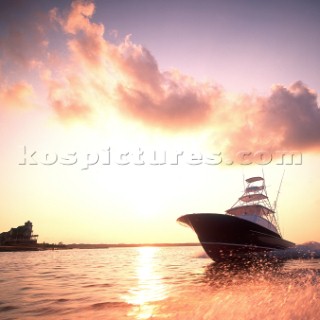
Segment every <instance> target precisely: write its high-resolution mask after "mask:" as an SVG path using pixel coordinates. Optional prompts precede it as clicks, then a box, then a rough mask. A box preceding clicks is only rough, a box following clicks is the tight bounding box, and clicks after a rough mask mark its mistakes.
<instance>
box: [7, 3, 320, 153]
mask: <svg viewBox="0 0 320 320" xmlns="http://www.w3.org/2000/svg"><path fill="white" fill-rule="evenodd" d="M94 12H95V4H94V3H93V2H88V1H73V2H72V3H71V6H70V8H69V9H68V10H66V11H63V12H61V11H60V10H58V9H57V8H53V9H51V10H50V12H49V13H47V14H44V15H43V16H47V17H49V19H48V20H49V21H50V23H51V27H52V30H54V32H55V36H57V35H59V37H60V39H61V40H60V41H61V43H63V45H64V47H63V46H61V47H59V49H60V50H59V51H54V50H53V49H52V47H51V46H50V41H51V38H50V37H49V35H48V34H49V33H48V31H47V33H46V32H45V30H47V28H48V26H47V25H46V24H45V26H46V28H45V29H43V28H40V27H41V26H40V25H39V23H36V24H30V23H22V24H21V25H16V26H15V28H16V29H10V30H20V31H18V33H17V34H16V35H14V34H12V35H13V36H12V37H13V39H9V38H8V35H9V34H10V32H9V33H8V32H7V33H5V34H4V36H3V37H2V40H1V44H2V48H4V49H5V50H4V51H3V52H4V53H3V56H2V60H3V61H7V60H8V59H9V56H10V55H11V56H10V57H11V58H10V59H12V60H21V61H28V62H29V65H33V66H37V67H36V68H34V69H37V70H38V71H39V75H40V79H41V81H42V84H43V86H44V87H45V88H46V90H47V97H48V104H49V106H50V107H51V108H52V110H53V111H54V113H55V114H56V115H57V118H58V119H59V120H61V121H63V122H73V121H94V120H93V119H94V118H95V117H99V118H101V117H102V118H103V119H105V121H106V123H107V122H108V117H109V116H110V114H112V112H117V113H118V114H119V115H121V116H122V117H126V118H129V119H131V121H138V122H141V123H143V124H144V126H145V127H146V128H154V127H156V128H161V129H162V130H170V132H171V133H172V132H184V131H186V130H187V131H190V132H191V131H192V130H198V131H203V132H206V133H207V135H208V136H210V137H211V138H210V141H208V143H209V144H210V143H211V144H212V145H213V146H214V148H215V149H217V148H220V150H226V151H228V152H231V153H232V152H237V151H239V150H244V149H245V150H251V151H255V150H261V149H264V150H270V151H274V150H279V149H287V148H297V149H299V151H304V150H313V149H317V150H319V149H320V115H319V106H318V103H317V95H316V93H315V92H314V91H312V90H311V89H310V88H308V86H307V85H305V84H303V83H302V82H300V81H298V82H296V83H294V84H292V85H290V86H284V85H276V86H274V87H273V88H272V90H271V92H270V94H269V95H265V96H259V95H247V94H242V95H238V97H236V98H235V99H232V100H231V99H229V98H228V92H225V91H224V90H223V89H222V88H221V87H220V86H219V85H217V84H216V83H212V82H199V81H197V80H195V79H194V78H192V77H190V76H187V75H185V74H183V73H182V72H181V71H178V70H170V71H163V70H160V68H159V65H158V62H157V59H156V58H155V57H154V56H153V54H152V53H151V52H150V51H149V50H148V49H147V48H145V47H144V46H142V45H140V44H136V43H134V41H133V40H132V36H131V35H127V36H126V37H125V38H124V39H123V40H119V39H118V37H116V39H114V41H115V42H114V43H111V42H109V41H107V40H106V39H105V37H104V34H105V28H104V26H103V24H101V23H95V22H93V21H92V20H93V15H94ZM10 21H11V20H10ZM8 23H9V22H8ZM9 25H11V24H10V23H9ZM24 26H29V29H28V30H29V31H30V35H29V36H28V37H29V38H30V37H31V39H33V40H34V49H30V48H31V46H30V44H27V43H26V42H27V38H26V39H25V38H24V37H23V36H21V35H22V33H21V28H23V27H24ZM30 26H32V27H30ZM34 26H37V27H34ZM10 28H11V27H10ZM19 28H20V29H19ZM112 33H114V34H116V32H115V31H114V30H112ZM49 40H50V41H49ZM61 43H60V44H61ZM16 44H17V48H19V50H18V49H15V48H16V47H15V45H16ZM23 47H26V48H27V51H25V52H26V53H27V54H26V55H25V52H23ZM28 48H29V49H28ZM44 48H46V53H45V54H43V50H44ZM15 50H16V51H15ZM28 50H29V51H28ZM30 50H31V51H30ZM37 50H38V51H39V52H40V53H41V54H39V52H36V51H37ZM18 51H19V52H20V51H21V52H23V53H22V56H19V52H18ZM30 61H31V62H32V63H31V64H30ZM18 80H19V79H18ZM18 80H17V81H15V82H12V83H14V84H13V85H12V86H11V87H10V86H2V87H1V94H2V97H3V99H4V100H5V101H9V100H10V99H11V100H12V101H11V102H10V103H11V104H12V105H18V104H20V102H18V101H19V100H20V101H22V100H23V99H25V98H30V97H31V96H32V90H33V89H32V87H31V85H28V83H27V82H26V81H18ZM210 133H211V134H210Z"/></svg>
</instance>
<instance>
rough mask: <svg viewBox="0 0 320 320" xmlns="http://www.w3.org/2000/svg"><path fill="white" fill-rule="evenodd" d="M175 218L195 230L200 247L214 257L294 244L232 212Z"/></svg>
mask: <svg viewBox="0 0 320 320" xmlns="http://www.w3.org/2000/svg"><path fill="white" fill-rule="evenodd" d="M177 221H178V222H181V223H183V224H186V225H188V226H190V227H191V228H192V229H193V230H194V231H195V233H196V234H197V236H198V238H199V241H200V243H201V245H202V247H203V249H204V250H205V252H206V253H207V254H208V256H209V257H210V258H211V259H212V260H214V261H224V260H230V259H237V258H245V257H248V256H249V257H250V256H251V255H252V254H257V253H261V252H266V251H272V250H279V249H286V248H289V247H292V246H294V243H292V242H290V241H287V240H284V239H283V238H282V237H281V236H280V235H279V234H278V233H275V232H273V231H271V230H269V229H267V228H264V227H263V226H260V225H258V224H256V223H253V222H251V221H247V220H244V219H241V218H238V217H235V216H231V215H226V214H214V213H198V214H187V215H184V216H182V217H180V218H179V219H178V220H177Z"/></svg>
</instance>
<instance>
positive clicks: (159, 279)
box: [0, 247, 320, 320]
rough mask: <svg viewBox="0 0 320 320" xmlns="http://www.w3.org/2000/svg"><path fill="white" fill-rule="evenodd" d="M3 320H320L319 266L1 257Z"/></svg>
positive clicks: (174, 253) (147, 253)
mask: <svg viewBox="0 0 320 320" xmlns="http://www.w3.org/2000/svg"><path fill="white" fill-rule="evenodd" d="M0 270H1V272H0V288H1V290H0V319H107V320H108V319H112V320H119V319H182V320H189V319H190V320H193V319H195V320H197V319H217V320H220V319H223V320H224V319H237V320H238V319H252V320H253V319H274V320H278V319H281V320H289V319H290V320H291V319H297V320H299V319H307V320H309V319H315V320H316V319H320V304H319V301H320V260H319V259H303V260H301V259H300V260H299V259H296V257H295V259H292V260H288V261H281V262H279V263H277V264H275V263H271V264H269V265H268V264H266V263H264V262H261V263H260V264H258V265H228V264H225V265H224V264H215V263H212V261H211V260H210V259H208V258H207V257H206V255H205V254H203V251H202V249H201V248H200V247H168V248H163V247H162V248H154V247H150V248H149V247H145V248H118V249H116V248H114V249H111V248H110V249H100V250H66V251H45V252H16V253H0Z"/></svg>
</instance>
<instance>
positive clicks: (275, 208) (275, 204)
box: [274, 170, 285, 211]
mask: <svg viewBox="0 0 320 320" xmlns="http://www.w3.org/2000/svg"><path fill="white" fill-rule="evenodd" d="M284 173H285V170H283V173H282V177H281V181H280V186H279V189H278V193H277V198H276V201H275V202H274V211H277V204H278V199H279V195H280V189H281V185H282V180H283V177H284Z"/></svg>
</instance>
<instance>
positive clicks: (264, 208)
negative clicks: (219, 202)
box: [226, 177, 280, 234]
mask: <svg viewBox="0 0 320 320" xmlns="http://www.w3.org/2000/svg"><path fill="white" fill-rule="evenodd" d="M245 181H246V183H247V186H246V187H245V189H244V193H243V195H242V196H241V197H240V198H239V199H238V200H237V202H236V203H235V204H234V205H233V206H232V207H231V208H230V209H228V210H226V213H227V214H230V215H233V216H237V217H239V218H242V219H246V220H250V221H253V222H255V223H258V224H260V225H263V226H264V227H266V228H268V229H270V230H272V231H274V232H278V233H279V234H280V230H279V227H278V223H277V220H276V217H275V210H274V209H273V208H272V206H271V204H270V201H269V198H268V196H267V191H266V187H265V181H264V178H262V177H252V178H248V179H246V180H245Z"/></svg>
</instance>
